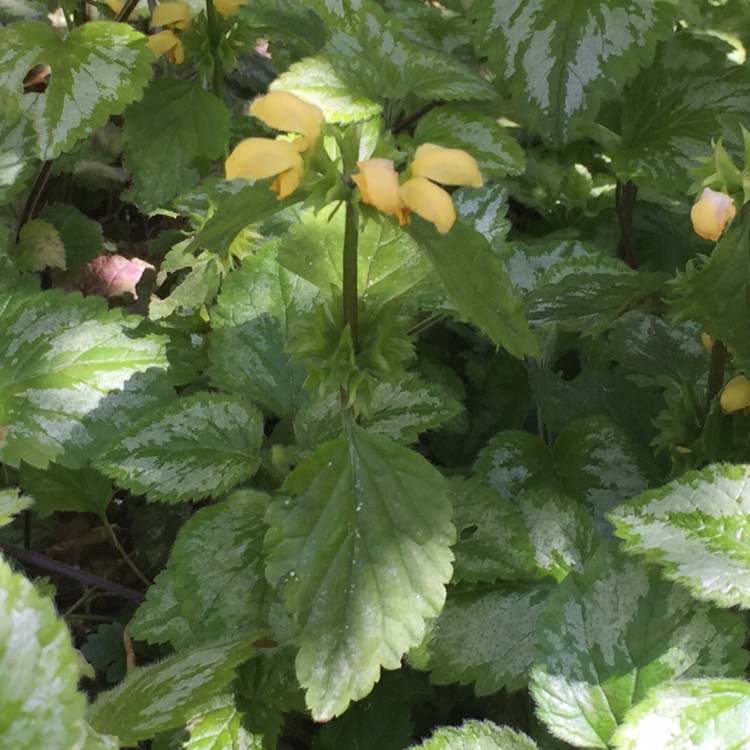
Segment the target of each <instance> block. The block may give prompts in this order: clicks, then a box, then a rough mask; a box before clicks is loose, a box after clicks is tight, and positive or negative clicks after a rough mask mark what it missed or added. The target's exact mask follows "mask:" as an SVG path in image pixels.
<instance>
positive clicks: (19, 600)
mask: <svg viewBox="0 0 750 750" xmlns="http://www.w3.org/2000/svg"><path fill="white" fill-rule="evenodd" d="M79 677H80V673H79V668H78V657H77V656H76V652H75V650H74V649H73V646H72V644H71V642H70V633H69V632H68V629H67V628H66V627H65V624H64V623H63V621H62V620H60V619H59V618H58V617H57V615H56V613H55V607H54V605H53V603H52V601H51V600H50V599H48V598H46V597H42V596H40V595H39V594H38V593H37V591H36V589H35V588H34V586H33V585H32V584H31V583H30V582H29V581H28V580H26V578H24V577H23V576H22V575H20V574H18V573H13V572H12V571H11V569H10V567H9V566H8V564H7V563H6V562H5V560H3V559H2V558H0V738H1V739H0V746H2V747H3V749H4V750H5V749H6V748H7V750H11V749H13V750H15V748H42V747H43V748H44V749H45V750H77V749H78V748H80V747H81V746H82V744H83V737H84V730H83V716H84V711H85V708H86V698H85V696H84V695H83V694H82V693H80V692H78V689H77V684H78V679H79Z"/></svg>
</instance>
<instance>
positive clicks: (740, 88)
mask: <svg viewBox="0 0 750 750" xmlns="http://www.w3.org/2000/svg"><path fill="white" fill-rule="evenodd" d="M730 49H731V48H729V47H728V45H726V44H725V43H724V42H723V41H721V42H719V41H718V40H711V39H710V37H704V36H701V37H699V38H696V37H695V36H691V35H690V34H682V33H680V34H677V35H676V36H675V37H674V38H673V39H671V40H670V41H669V42H668V43H667V44H665V45H664V46H663V47H662V48H661V49H660V50H659V53H658V54H657V56H656V60H655V62H654V65H652V66H651V67H649V68H648V70H646V71H644V72H643V73H642V74H641V75H640V76H639V77H638V78H636V79H635V81H633V84H632V85H631V86H630V87H629V89H628V91H627V93H626V95H625V99H624V102H623V106H622V109H621V112H622V125H621V129H622V136H623V140H622V145H621V146H619V147H617V148H615V149H614V150H613V151H612V163H613V166H614V168H615V170H616V172H617V174H618V176H619V177H620V178H621V179H623V180H626V179H633V180H634V181H636V182H637V184H638V185H639V186H640V185H644V186H649V187H651V188H653V189H655V190H657V191H663V192H664V193H666V194H667V195H669V194H671V195H674V196H675V197H677V198H679V199H680V200H682V199H683V196H684V194H685V192H686V190H687V188H688V187H689V186H690V184H691V183H692V182H693V180H694V179H695V176H694V174H693V172H692V170H693V169H695V165H696V159H698V158H705V157H707V156H708V155H710V153H711V148H710V143H711V139H712V138H716V137H717V136H719V135H721V132H722V128H721V125H720V123H721V121H722V118H726V119H727V121H729V122H732V123H733V122H736V121H737V119H739V121H740V122H743V121H744V118H745V117H746V116H747V112H748V111H749V110H750V72H749V71H748V69H747V66H745V65H736V64H734V63H732V62H730V61H729V60H727V52H728V51H729V50H730ZM732 129H733V130H734V132H735V133H736V134H737V135H738V134H739V133H738V132H737V131H738V128H737V129H735V128H732ZM706 144H709V145H708V146H707V145H706Z"/></svg>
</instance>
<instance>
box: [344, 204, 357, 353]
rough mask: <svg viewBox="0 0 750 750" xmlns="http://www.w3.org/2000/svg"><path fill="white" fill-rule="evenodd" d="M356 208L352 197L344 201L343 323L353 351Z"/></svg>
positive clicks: (355, 321)
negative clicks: (347, 329)
mask: <svg viewBox="0 0 750 750" xmlns="http://www.w3.org/2000/svg"><path fill="white" fill-rule="evenodd" d="M358 244H359V232H358V230H357V209H356V207H355V205H354V201H353V200H352V197H351V196H349V198H348V199H347V201H346V219H345V224H344V268H343V276H344V325H345V326H349V330H350V331H351V334H352V345H353V346H354V353H355V354H357V353H358V352H359V301H358V299H357V246H358Z"/></svg>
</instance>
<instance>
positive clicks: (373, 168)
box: [352, 159, 404, 215]
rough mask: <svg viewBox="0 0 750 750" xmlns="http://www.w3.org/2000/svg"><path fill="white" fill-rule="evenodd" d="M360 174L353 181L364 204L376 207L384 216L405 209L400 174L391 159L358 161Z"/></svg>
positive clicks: (353, 176)
mask: <svg viewBox="0 0 750 750" xmlns="http://www.w3.org/2000/svg"><path fill="white" fill-rule="evenodd" d="M357 166H358V167H359V174H355V175H352V180H354V183H355V184H356V185H357V187H358V188H359V192H360V195H361V197H362V201H363V203H368V204H369V205H371V206H375V208H377V209H378V210H379V211H382V212H383V213H384V214H388V215H393V214H396V213H398V212H399V210H401V209H402V208H403V207H404V204H403V201H402V200H401V196H400V195H399V185H398V172H396V170H395V169H394V167H393V162H392V161H391V160H390V159H368V160H367V161H358V162H357Z"/></svg>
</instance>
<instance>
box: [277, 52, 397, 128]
mask: <svg viewBox="0 0 750 750" xmlns="http://www.w3.org/2000/svg"><path fill="white" fill-rule="evenodd" d="M271 91H291V92H292V93H293V94H296V95H297V96H298V97H299V98H300V99H302V100H303V101H306V102H309V103H310V104H317V105H318V107H320V108H321V109H322V110H323V115H324V116H325V119H326V122H340V123H347V122H356V121H357V120H369V119H370V118H371V117H375V115H378V114H380V111H381V110H382V109H383V105H382V104H381V103H379V102H375V101H372V100H371V99H368V98H367V97H366V96H363V95H362V94H357V93H355V91H354V90H353V89H352V87H351V86H348V85H347V84H346V83H345V82H344V81H342V80H341V78H340V77H339V74H338V73H337V72H336V69H335V68H334V67H333V65H331V63H330V62H328V61H327V60H326V59H324V58H322V57H307V58H305V59H304V60H300V61H299V62H296V63H294V65H291V66H290V67H289V68H287V69H286V70H285V71H284V72H283V73H282V74H281V75H280V76H279V77H278V78H277V79H276V80H275V81H274V82H273V84H272V85H271Z"/></svg>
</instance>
